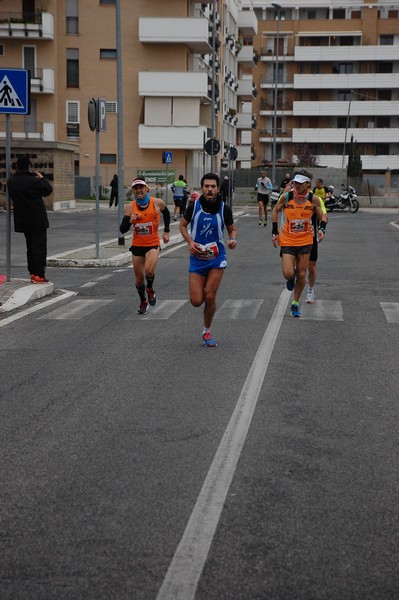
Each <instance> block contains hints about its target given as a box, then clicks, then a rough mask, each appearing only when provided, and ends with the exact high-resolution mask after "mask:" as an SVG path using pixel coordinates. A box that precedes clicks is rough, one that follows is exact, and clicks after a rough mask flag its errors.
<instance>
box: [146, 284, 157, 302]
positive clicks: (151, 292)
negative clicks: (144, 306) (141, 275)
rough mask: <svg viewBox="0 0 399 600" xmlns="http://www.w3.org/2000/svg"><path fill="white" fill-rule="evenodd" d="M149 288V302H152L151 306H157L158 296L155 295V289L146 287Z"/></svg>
mask: <svg viewBox="0 0 399 600" xmlns="http://www.w3.org/2000/svg"><path fill="white" fill-rule="evenodd" d="M146 290H147V296H148V302H149V304H150V306H155V305H156V303H157V297H156V295H155V292H154V290H153V289H152V288H151V289H150V288H146Z"/></svg>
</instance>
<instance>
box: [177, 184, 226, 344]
mask: <svg viewBox="0 0 399 600" xmlns="http://www.w3.org/2000/svg"><path fill="white" fill-rule="evenodd" d="M219 188H220V179H219V177H218V175H216V174H215V173H207V174H206V175H204V176H203V177H202V179H201V190H202V195H201V197H200V198H199V199H198V200H196V201H195V202H191V203H190V204H189V206H188V208H187V210H186V212H185V214H184V217H183V218H182V220H181V221H180V232H181V234H182V236H183V238H184V239H185V240H186V242H187V244H188V246H189V250H190V267H189V272H190V275H189V292H190V302H191V304H192V305H193V306H201V304H202V303H203V302H205V306H204V329H203V331H202V339H203V341H204V344H205V346H208V347H213V346H217V344H216V341H215V339H214V338H213V336H212V334H211V331H210V327H211V324H212V319H213V316H214V314H215V312H216V294H217V291H218V289H219V285H220V282H221V280H222V277H223V273H224V269H225V268H226V266H227V260H226V247H225V245H224V237H223V232H224V228H225V227H226V229H227V231H228V234H229V239H228V242H227V246H228V247H229V248H231V249H233V248H235V247H236V245H237V230H236V226H235V225H234V219H233V213H232V211H231V208H230V207H229V206H227V205H226V204H225V203H224V202H222V200H221V198H220V196H219ZM189 223H190V224H191V235H190V233H189V232H188V229H187V226H188V224H189Z"/></svg>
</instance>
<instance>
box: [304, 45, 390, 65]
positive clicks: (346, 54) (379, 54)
mask: <svg viewBox="0 0 399 600" xmlns="http://www.w3.org/2000/svg"><path fill="white" fill-rule="evenodd" d="M315 52H317V55H316V54H315ZM398 52H399V48H398V46H317V47H314V46H312V47H311V46H306V47H304V46H296V47H295V54H294V58H295V61H296V62H315V61H317V62H324V61H329V62H334V61H345V62H353V61H355V60H356V61H362V60H363V61H368V62H371V61H381V60H397V59H398Z"/></svg>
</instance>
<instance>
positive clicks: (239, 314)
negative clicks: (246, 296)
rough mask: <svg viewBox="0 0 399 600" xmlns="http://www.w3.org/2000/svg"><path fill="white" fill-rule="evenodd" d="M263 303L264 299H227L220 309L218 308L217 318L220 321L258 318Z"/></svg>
mask: <svg viewBox="0 0 399 600" xmlns="http://www.w3.org/2000/svg"><path fill="white" fill-rule="evenodd" d="M262 303H263V300H238V299H230V300H226V301H225V302H223V304H222V306H221V307H220V308H219V310H217V312H216V314H215V319H219V320H220V321H230V320H233V319H241V320H243V319H256V316H257V314H258V312H259V309H260V307H261V306H262Z"/></svg>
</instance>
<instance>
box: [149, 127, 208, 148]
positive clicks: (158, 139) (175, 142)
mask: <svg viewBox="0 0 399 600" xmlns="http://www.w3.org/2000/svg"><path fill="white" fill-rule="evenodd" d="M204 139H207V127H206V126H203V125H200V126H198V127H173V126H171V127H167V126H164V127H161V126H157V125H139V148H159V149H162V150H203V146H204Z"/></svg>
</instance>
